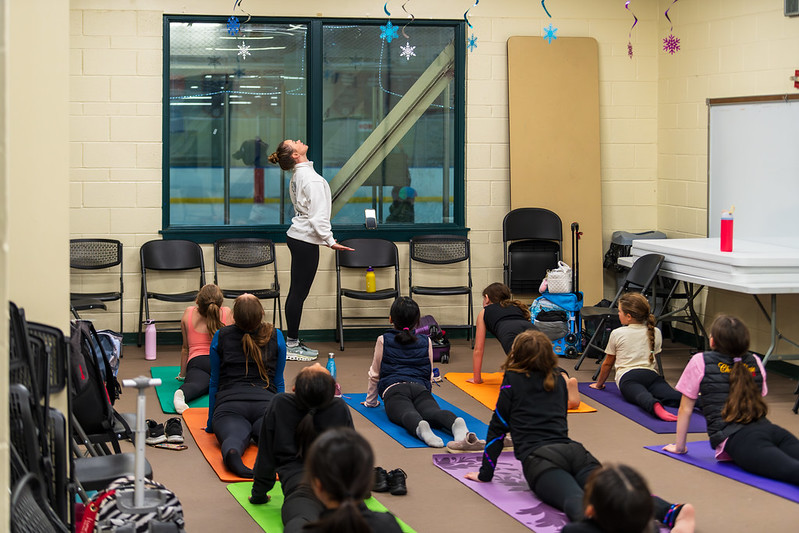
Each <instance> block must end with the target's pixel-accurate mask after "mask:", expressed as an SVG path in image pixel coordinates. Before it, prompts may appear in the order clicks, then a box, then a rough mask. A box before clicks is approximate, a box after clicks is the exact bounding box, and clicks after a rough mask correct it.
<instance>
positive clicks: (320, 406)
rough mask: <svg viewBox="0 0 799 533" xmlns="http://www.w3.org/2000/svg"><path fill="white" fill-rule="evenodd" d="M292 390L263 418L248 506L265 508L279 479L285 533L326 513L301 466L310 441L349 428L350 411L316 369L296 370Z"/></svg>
mask: <svg viewBox="0 0 799 533" xmlns="http://www.w3.org/2000/svg"><path fill="white" fill-rule="evenodd" d="M293 391H294V392H293V393H282V394H278V395H277V396H275V397H274V399H273V400H272V402H271V403H270V404H269V408H268V409H267V410H266V413H265V414H264V415H263V423H262V424H261V434H260V437H259V439H258V456H257V458H256V459H255V468H254V479H253V484H252V494H251V496H250V503H255V504H262V503H267V502H268V501H269V497H268V496H267V492H269V491H270V490H272V487H274V486H275V481H276V479H277V477H276V476H280V483H281V487H282V489H283V495H284V497H285V499H284V502H283V508H282V509H281V514H282V517H283V525H284V531H285V532H286V533H293V532H299V531H302V529H303V526H304V525H305V524H307V523H309V522H312V521H314V520H316V519H317V518H318V517H319V514H320V513H321V512H322V511H323V510H324V509H325V506H324V505H323V503H322V502H321V501H320V500H319V499H318V498H317V497H316V496H315V495H314V491H313V489H312V488H311V486H310V485H309V484H308V482H307V480H306V476H305V466H304V461H305V457H306V456H307V455H308V451H309V449H310V448H311V444H312V443H313V441H314V439H315V438H316V436H317V435H319V434H320V433H321V432H323V431H324V430H326V429H330V428H337V427H348V428H352V427H353V426H352V417H351V416H350V409H349V407H347V404H346V403H344V400H342V399H341V398H336V397H335V396H334V395H335V392H336V380H335V379H333V377H332V376H331V375H330V373H329V372H328V371H327V370H325V368H324V367H323V366H321V365H320V364H318V363H315V364H313V365H311V366H308V367H305V368H303V369H302V370H300V372H299V374H297V378H296V379H295V381H294V389H293ZM336 461H338V459H336ZM371 475H373V471H372V470H371V468H370V476H371ZM371 479H372V478H371V477H370V484H371ZM329 490H330V491H333V489H330V488H329Z"/></svg>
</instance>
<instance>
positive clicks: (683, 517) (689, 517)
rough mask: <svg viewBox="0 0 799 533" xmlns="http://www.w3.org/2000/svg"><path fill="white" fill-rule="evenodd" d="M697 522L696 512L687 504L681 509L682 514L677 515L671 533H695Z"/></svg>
mask: <svg viewBox="0 0 799 533" xmlns="http://www.w3.org/2000/svg"><path fill="white" fill-rule="evenodd" d="M695 522H696V510H695V509H694V506H693V505H691V504H690V503H686V504H685V505H683V506H682V509H680V514H678V515H677V520H676V521H675V522H674V527H673V528H671V533H694V527H695Z"/></svg>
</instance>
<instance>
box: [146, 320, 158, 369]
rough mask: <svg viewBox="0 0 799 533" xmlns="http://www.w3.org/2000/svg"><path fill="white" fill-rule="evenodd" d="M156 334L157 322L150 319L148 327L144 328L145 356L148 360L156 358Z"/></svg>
mask: <svg viewBox="0 0 799 533" xmlns="http://www.w3.org/2000/svg"><path fill="white" fill-rule="evenodd" d="M156 335H157V334H156V331H155V322H153V321H152V320H148V321H147V328H146V329H145V330H144V358H145V359H147V360H148V361H154V360H155V349H156V345H157V340H156Z"/></svg>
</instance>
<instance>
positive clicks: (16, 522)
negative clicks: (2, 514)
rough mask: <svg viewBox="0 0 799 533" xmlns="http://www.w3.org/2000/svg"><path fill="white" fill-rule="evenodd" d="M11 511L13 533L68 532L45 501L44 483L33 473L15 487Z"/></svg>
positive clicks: (12, 493)
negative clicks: (34, 532) (32, 532)
mask: <svg viewBox="0 0 799 533" xmlns="http://www.w3.org/2000/svg"><path fill="white" fill-rule="evenodd" d="M10 511H11V520H10V523H11V532H12V533H28V532H31V531H36V532H38V533H51V532H52V533H58V532H61V531H64V532H65V531H68V530H67V528H66V526H65V525H64V524H63V523H60V522H59V518H58V517H57V516H54V512H53V510H52V509H51V508H50V507H49V504H48V503H47V501H46V500H45V498H44V494H43V490H42V481H41V480H40V479H39V478H38V477H37V476H36V475H34V474H32V473H28V474H26V475H25V476H23V477H22V478H21V479H20V480H19V481H17V483H16V484H15V485H14V487H13V489H12V492H11V505H10Z"/></svg>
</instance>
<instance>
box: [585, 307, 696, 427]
mask: <svg viewBox="0 0 799 533" xmlns="http://www.w3.org/2000/svg"><path fill="white" fill-rule="evenodd" d="M619 321H621V325H622V327H620V328H616V329H614V330H613V331H612V332H611V333H610V339H609V340H608V345H607V346H606V347H605V360H604V361H603V362H602V367H601V368H600V369H599V376H598V379H597V380H596V383H592V384H591V385H589V386H590V387H591V388H592V389H604V388H605V381H606V380H607V379H608V375H610V369H611V368H613V367H614V366H615V367H616V383H617V384H618V386H619V391H621V394H622V396H624V399H625V400H627V401H628V402H630V403H634V404H635V405H637V406H639V407H641V408H642V409H644V410H645V411H647V412H649V413H651V414H653V415H655V416H656V417H658V418H660V419H661V420H665V421H667V422H674V421H676V420H677V416H676V415H673V414H671V413H670V412H668V411H666V410H665V409H664V408H663V406H664V405H668V406H669V407H677V406H678V405H680V397H681V394H680V393H679V392H677V391H676V390H674V389H673V388H671V385H669V384H668V383H666V380H665V379H663V377H662V376H661V375H660V374H658V373H657V370H656V369H655V354H657V353H660V350H661V345H662V343H663V338H662V336H661V333H660V330H659V329H658V328H656V327H655V317H654V316H653V315H652V313H651V312H650V311H649V302H648V301H647V299H646V297H644V295H642V294H641V293H638V292H628V293H627V294H624V295H622V297H621V298H619Z"/></svg>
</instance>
